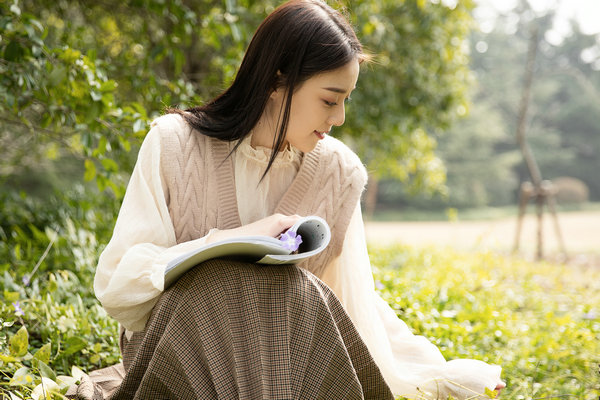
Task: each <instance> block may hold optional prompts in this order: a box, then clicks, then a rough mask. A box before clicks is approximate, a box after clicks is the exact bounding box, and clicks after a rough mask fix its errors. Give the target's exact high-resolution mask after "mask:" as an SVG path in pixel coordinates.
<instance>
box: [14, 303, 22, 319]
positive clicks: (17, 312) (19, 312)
mask: <svg viewBox="0 0 600 400" xmlns="http://www.w3.org/2000/svg"><path fill="white" fill-rule="evenodd" d="M12 305H13V307H14V308H15V315H16V316H18V317H21V316H23V315H25V312H24V311H23V309H22V308H21V302H20V301H15V302H13V303H12Z"/></svg>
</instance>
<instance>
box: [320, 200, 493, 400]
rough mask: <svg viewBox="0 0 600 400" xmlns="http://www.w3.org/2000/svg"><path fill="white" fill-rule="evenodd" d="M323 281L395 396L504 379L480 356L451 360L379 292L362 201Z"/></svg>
mask: <svg viewBox="0 0 600 400" xmlns="http://www.w3.org/2000/svg"><path fill="white" fill-rule="evenodd" d="M322 280H323V281H324V282H325V283H326V284H327V285H328V286H329V287H330V288H331V289H332V290H333V291H334V293H335V294H336V295H337V296H338V298H339V299H340V300H341V302H342V304H344V307H345V309H346V311H347V312H348V314H349V315H350V318H351V319H352V321H353V322H354V324H355V325H356V328H357V330H358V332H359V333H360V335H361V337H362V339H363V340H364V341H365V343H366V344H367V347H368V348H369V351H370V353H371V355H372V356H373V358H374V360H375V362H376V363H377V365H378V366H379V368H380V370H381V373H382V374H383V376H384V377H385V379H386V381H387V383H388V385H389V386H390V388H391V389H392V391H393V392H394V394H395V395H398V396H406V397H409V398H422V399H446V398H447V397H448V396H449V395H452V396H454V397H455V398H458V399H466V398H469V399H471V398H473V399H476V398H487V396H482V397H478V395H480V394H481V395H483V394H484V393H485V388H489V389H491V390H493V389H494V388H495V387H496V385H497V384H498V383H500V372H501V368H500V367H499V366H497V365H490V364H486V363H484V362H481V361H477V360H468V359H460V360H452V361H446V360H445V359H444V357H443V356H442V354H441V352H440V351H439V349H438V348H437V347H436V346H435V345H434V344H432V343H431V342H430V341H429V340H427V339H426V338H425V337H423V336H417V335H414V334H413V333H412V332H411V331H410V329H409V327H408V326H407V325H406V323H404V321H402V320H401V319H399V318H398V317H397V316H396V313H395V312H394V310H393V309H392V308H391V307H390V306H389V305H388V304H387V303H386V302H385V301H384V300H383V299H382V298H381V297H380V296H379V294H378V293H377V292H376V291H375V284H374V280H373V275H372V270H371V264H370V261H369V255H368V252H367V245H366V238H365V232H364V224H363V221H362V214H361V211H360V204H357V206H356V208H355V211H354V213H353V215H352V218H351V221H350V224H349V226H348V230H347V233H346V237H345V240H344V246H343V248H342V253H341V255H340V256H339V257H338V258H336V259H335V260H333V261H332V262H331V264H330V265H329V266H328V267H327V268H326V270H325V273H324V275H323V276H322Z"/></svg>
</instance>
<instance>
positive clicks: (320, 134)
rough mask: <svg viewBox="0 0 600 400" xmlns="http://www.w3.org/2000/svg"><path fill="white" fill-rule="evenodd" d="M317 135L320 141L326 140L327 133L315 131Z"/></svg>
mask: <svg viewBox="0 0 600 400" xmlns="http://www.w3.org/2000/svg"><path fill="white" fill-rule="evenodd" d="M315 135H317V136H318V137H319V139H325V133H321V132H318V131H315Z"/></svg>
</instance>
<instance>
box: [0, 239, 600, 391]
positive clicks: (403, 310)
mask: <svg viewBox="0 0 600 400" xmlns="http://www.w3.org/2000/svg"><path fill="white" fill-rule="evenodd" d="M370 254H371V259H372V263H373V265H374V270H375V278H376V286H377V288H378V290H379V291H380V292H381V294H382V296H383V297H384V298H385V299H386V300H387V301H388V302H390V303H391V304H392V305H393V308H394V309H395V310H396V312H397V313H398V315H399V316H400V317H401V318H403V319H404V320H405V321H406V322H407V323H408V325H409V326H411V327H412V328H413V329H414V331H415V333H418V334H421V335H425V336H426V337H428V338H429V339H430V340H432V341H433V342H434V343H435V344H436V345H438V346H439V347H440V349H441V350H442V352H443V354H444V356H446V358H449V359H450V358H477V359H480V360H483V361H486V362H490V363H497V364H500V365H502V366H503V379H504V380H505V381H506V382H507V384H508V387H507V388H506V389H505V390H504V391H503V392H502V394H501V398H505V399H548V398H561V399H565V398H573V399H590V400H591V399H597V398H598V395H599V394H600V375H599V363H600V315H599V314H600V309H599V305H600V280H599V279H598V275H599V273H600V271H599V270H598V269H597V268H595V267H581V266H578V267H577V266H569V265H560V264H552V263H533V262H527V261H524V260H521V259H516V258H509V257H505V256H500V255H497V254H493V253H465V252H457V251H454V250H451V249H443V248H425V249H418V248H413V247H401V246H391V247H385V248H373V247H372V248H371V249H370ZM3 268H4V270H3V278H2V279H3V281H4V288H5V289H4V293H3V296H4V301H3V302H2V305H1V308H0V318H1V319H2V323H3V329H2V334H1V336H0V354H2V356H0V360H1V361H0V368H1V371H2V382H1V385H2V386H1V388H2V389H0V390H3V391H4V393H5V394H8V393H10V395H9V396H13V397H12V398H30V396H31V394H32V389H34V388H35V387H38V390H37V392H36V393H34V398H39V397H36V395H37V394H39V393H41V391H40V386H39V384H40V382H41V377H42V376H44V377H46V379H45V380H44V382H45V384H46V385H47V384H48V383H49V382H50V381H52V382H56V383H57V385H56V386H54V387H55V388H56V389H55V390H56V392H57V393H64V392H65V391H66V387H67V386H68V384H70V383H72V382H73V381H74V380H75V379H76V378H77V377H78V376H79V372H78V371H77V369H76V368H75V369H74V368H73V367H77V368H80V369H81V370H83V371H87V372H89V371H91V370H93V369H96V368H100V367H102V366H105V365H108V364H111V363H114V362H117V361H118V357H119V350H118V344H117V341H116V335H117V325H116V324H115V323H114V321H112V320H111V319H110V318H108V317H107V316H106V314H105V313H104V311H103V310H102V309H101V308H100V307H99V306H98V305H97V304H96V302H95V300H94V299H93V297H92V296H91V294H90V292H89V290H83V291H81V292H82V293H84V296H83V297H82V296H81V295H79V294H78V293H77V291H78V288H79V287H80V285H81V284H86V285H87V284H89V283H90V278H91V274H92V270H91V269H82V270H80V271H78V272H75V273H74V272H73V271H70V272H67V271H54V272H48V273H45V274H43V275H40V276H39V277H38V278H36V279H35V280H34V282H33V283H32V284H30V285H29V286H27V287H26V288H24V285H23V283H22V282H19V281H18V280H16V279H13V278H12V277H11V274H10V270H9V269H8V268H6V265H5V266H4V267H3ZM17 302H18V303H17ZM16 304H18V307H16V306H15V305H16ZM60 375H63V376H62V377H61V376H60ZM69 376H70V377H69ZM55 397H56V398H60V397H59V395H56V396H55Z"/></svg>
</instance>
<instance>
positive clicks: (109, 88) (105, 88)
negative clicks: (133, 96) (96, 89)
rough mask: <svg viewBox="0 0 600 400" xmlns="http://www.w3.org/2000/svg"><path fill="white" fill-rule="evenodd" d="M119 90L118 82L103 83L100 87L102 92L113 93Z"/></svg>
mask: <svg viewBox="0 0 600 400" xmlns="http://www.w3.org/2000/svg"><path fill="white" fill-rule="evenodd" d="M116 88H117V82H115V81H113V80H110V81H106V82H102V84H101V85H100V91H101V92H113V91H114V90H115V89H116Z"/></svg>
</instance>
